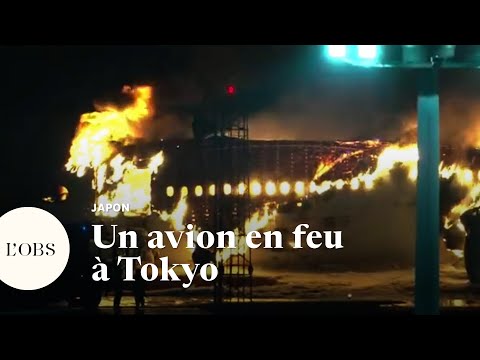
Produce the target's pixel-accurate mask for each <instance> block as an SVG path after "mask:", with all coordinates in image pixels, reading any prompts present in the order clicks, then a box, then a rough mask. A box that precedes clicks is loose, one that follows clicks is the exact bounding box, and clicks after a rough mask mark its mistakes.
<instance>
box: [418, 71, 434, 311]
mask: <svg viewBox="0 0 480 360" xmlns="http://www.w3.org/2000/svg"><path fill="white" fill-rule="evenodd" d="M417 71H418V98H417V122H418V124H417V146H418V154H419V160H418V165H417V166H418V177H417V201H416V204H417V206H416V208H417V209H416V211H417V215H416V217H417V224H416V227H417V240H416V242H415V313H416V314H418V315H427V314H431V315H434V314H438V313H439V308H440V279H439V272H440V268H439V266H440V265H439V264H440V255H439V243H440V180H439V176H438V167H439V164H440V137H439V135H440V134H439V133H440V126H439V122H440V121H439V120H440V104H439V98H438V68H437V65H436V64H435V62H434V63H433V64H432V66H431V68H427V69H419V70H417Z"/></svg>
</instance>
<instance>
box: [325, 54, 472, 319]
mask: <svg viewBox="0 0 480 360" xmlns="http://www.w3.org/2000/svg"><path fill="white" fill-rule="evenodd" d="M374 47H375V48H374ZM386 48H387V47H383V48H382V47H380V46H379V45H328V46H327V55H328V56H329V57H330V58H332V59H337V60H340V61H343V62H347V63H349V64H351V65H353V66H361V67H390V68H408V69H415V71H417V81H418V94H417V122H418V125H417V128H418V130H417V131H418V139H417V146H418V153H419V161H418V165H417V166H418V176H417V201H416V242H415V299H414V301H415V313H416V314H419V315H434V314H438V313H439V309H440V279H439V278H440V276H439V273H440V255H439V253H440V180H439V173H438V171H439V165H440V104H439V96H438V69H439V68H440V67H451V68H462V67H466V64H462V63H455V62H448V61H449V60H450V59H452V58H453V57H454V54H455V45H434V46H431V45H403V46H402V47H401V50H402V51H401V52H400V54H401V56H400V57H401V59H399V58H398V57H397V58H395V57H390V58H389V59H387V56H383V58H382V55H385V54H386V53H387V51H385V50H386ZM362 50H363V52H362ZM382 50H383V51H382ZM397 56H398V55H397Z"/></svg>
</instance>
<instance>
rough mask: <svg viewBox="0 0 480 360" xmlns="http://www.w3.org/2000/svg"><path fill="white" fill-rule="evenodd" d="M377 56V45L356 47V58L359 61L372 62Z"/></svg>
mask: <svg viewBox="0 0 480 360" xmlns="http://www.w3.org/2000/svg"><path fill="white" fill-rule="evenodd" d="M377 55H378V51H377V45H358V57H359V58H360V59H365V60H374V59H375V58H376V57H377Z"/></svg>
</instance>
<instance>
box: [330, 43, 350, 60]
mask: <svg viewBox="0 0 480 360" xmlns="http://www.w3.org/2000/svg"><path fill="white" fill-rule="evenodd" d="M327 54H328V56H330V57H331V58H335V59H340V58H344V57H345V56H347V45H327Z"/></svg>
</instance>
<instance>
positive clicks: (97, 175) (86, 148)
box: [45, 86, 480, 261]
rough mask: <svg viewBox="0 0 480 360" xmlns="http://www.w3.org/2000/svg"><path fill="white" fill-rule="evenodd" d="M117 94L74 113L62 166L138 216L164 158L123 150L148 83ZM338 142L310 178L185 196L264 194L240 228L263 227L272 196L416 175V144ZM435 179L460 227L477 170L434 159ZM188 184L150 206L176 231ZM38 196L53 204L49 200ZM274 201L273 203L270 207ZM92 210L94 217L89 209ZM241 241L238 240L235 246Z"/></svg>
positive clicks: (475, 194) (148, 99)
mask: <svg viewBox="0 0 480 360" xmlns="http://www.w3.org/2000/svg"><path fill="white" fill-rule="evenodd" d="M123 92H124V93H126V94H128V95H130V96H131V97H132V98H133V101H132V103H131V104H130V105H128V106H125V107H123V108H121V107H117V106H114V105H104V106H96V110H97V111H95V112H91V113H86V114H83V115H82V116H81V118H80V122H79V125H78V127H77V130H76V133H75V137H74V139H73V141H72V144H71V147H70V157H69V159H68V161H67V163H66V165H65V167H66V169H67V170H68V171H69V172H71V173H74V174H76V175H77V176H78V177H83V176H84V175H85V174H87V173H88V172H89V171H90V170H91V171H92V175H93V180H92V188H93V190H94V192H95V203H96V204H97V208H99V207H100V205H102V207H103V208H105V207H106V205H109V204H114V203H122V204H128V205H129V207H130V210H129V211H128V212H126V213H124V215H125V216H146V215H150V214H151V213H152V205H151V191H152V189H151V182H152V177H153V175H155V174H157V172H158V168H159V167H160V166H161V165H162V164H163V162H164V156H163V152H162V151H160V152H158V153H156V154H154V155H153V156H152V155H150V156H149V157H147V158H145V157H143V156H140V155H139V154H137V153H135V152H134V154H133V155H132V154H131V152H129V151H126V149H128V147H129V146H133V145H135V144H137V143H138V142H140V141H141V140H142V138H143V137H144V135H145V129H146V127H147V126H148V124H149V121H151V119H152V116H153V104H152V88H151V87H149V86H142V87H136V88H131V87H124V89H123ZM337 145H339V146H340V148H342V146H350V150H345V151H344V152H343V153H342V154H340V155H338V156H335V157H325V158H323V159H322V161H321V162H320V164H319V166H318V168H317V169H316V171H315V173H314V174H313V177H312V178H311V180H309V181H305V179H302V180H300V179H298V180H297V181H286V180H284V181H281V180H280V181H273V180H272V179H263V180H260V179H252V181H250V183H249V185H248V186H247V185H246V184H245V183H243V182H241V183H238V184H233V183H225V184H224V185H223V187H221V188H219V189H216V188H215V185H214V184H211V185H196V186H194V187H193V188H192V189H190V196H196V197H201V196H214V195H215V193H216V192H217V191H219V192H223V194H224V195H226V196H236V195H243V194H245V192H247V191H248V192H249V195H251V196H252V197H253V198H257V199H260V200H261V199H263V198H259V197H260V196H261V195H263V196H264V197H265V199H266V200H265V205H264V206H263V207H262V206H260V208H259V210H258V211H257V212H255V213H254V214H253V215H252V216H251V217H250V218H249V219H248V220H247V221H246V223H245V225H244V228H245V232H249V231H252V230H260V229H262V228H265V227H266V226H267V225H268V224H269V222H270V221H271V220H272V219H274V218H275V215H276V210H275V209H276V205H277V204H276V203H275V201H276V199H277V198H278V197H288V198H294V199H297V200H295V201H299V203H298V204H300V205H301V201H302V199H303V198H305V197H310V196H318V195H321V194H323V193H326V192H328V191H336V190H342V189H345V188H346V189H350V190H352V191H359V190H364V191H371V190H373V189H375V188H376V186H378V184H379V183H380V182H382V181H386V180H388V178H389V177H390V176H391V171H392V170H393V169H394V168H396V167H401V168H403V169H405V171H406V174H407V177H408V179H409V180H410V181H412V182H414V181H416V178H417V162H418V148H417V145H416V144H415V143H411V144H407V145H401V144H386V143H383V142H380V141H378V140H367V141H350V142H338V144H337ZM367 158H368V159H369V160H373V163H372V164H371V165H370V166H369V167H368V168H366V170H365V169H363V170H361V171H360V172H358V171H357V172H356V173H355V174H354V173H353V171H351V172H349V173H348V174H347V175H341V176H339V175H338V174H337V173H336V172H335V169H336V168H337V166H341V164H343V163H345V162H348V161H351V160H352V159H367ZM439 176H440V177H441V178H442V179H453V178H455V180H456V182H457V183H458V184H459V185H460V186H461V187H463V188H464V189H466V190H467V195H466V196H465V198H464V199H463V200H462V201H460V202H459V203H458V204H456V205H455V206H454V207H453V208H452V209H451V210H450V212H449V213H448V215H447V216H446V217H445V218H444V228H445V229H449V228H451V227H452V226H457V227H458V228H459V229H460V230H462V231H463V232H465V228H464V226H463V224H462V223H461V220H460V218H461V215H462V214H463V213H464V212H465V211H467V210H469V209H472V208H474V207H477V206H480V172H478V173H475V172H474V171H473V170H472V169H470V168H468V167H466V166H462V165H460V164H450V165H445V164H444V163H441V164H440V167H439ZM188 193H189V189H188V188H187V187H183V188H182V189H181V196H180V199H179V201H178V203H177V206H176V207H175V209H174V210H173V211H172V212H171V213H168V212H166V211H156V212H157V214H158V215H159V217H160V218H161V219H162V220H164V221H169V222H170V224H171V226H172V228H173V229H175V230H177V231H180V230H183V229H184V228H185V222H186V214H187V210H188V203H187V197H188ZM166 194H167V196H168V197H173V196H174V194H175V189H174V188H173V186H169V187H167V189H166ZM45 201H53V200H51V199H50V198H48V199H46V200H45ZM272 204H274V206H272ZM97 215H100V214H99V213H97ZM102 215H103V216H109V217H115V216H117V215H118V212H115V211H113V210H111V211H110V212H108V213H102ZM235 231H236V233H237V235H238V237H239V238H240V240H239V243H240V247H239V248H238V249H235V250H230V249H228V251H226V250H224V251H223V252H222V253H221V254H217V256H219V258H218V259H219V260H220V259H221V260H224V261H225V260H227V259H228V258H229V257H230V256H232V255H234V254H245V253H246V251H247V249H246V247H245V245H244V237H243V236H244V235H243V232H241V231H240V230H239V229H236V230H235ZM242 244H243V245H242Z"/></svg>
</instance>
